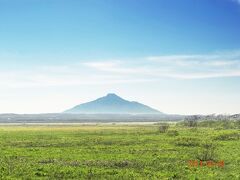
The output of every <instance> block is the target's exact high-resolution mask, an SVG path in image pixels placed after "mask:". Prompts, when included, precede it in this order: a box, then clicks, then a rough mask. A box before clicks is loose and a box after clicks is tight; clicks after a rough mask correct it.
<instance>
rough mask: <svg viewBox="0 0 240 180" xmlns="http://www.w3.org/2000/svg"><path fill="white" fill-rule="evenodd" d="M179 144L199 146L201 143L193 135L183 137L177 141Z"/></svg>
mask: <svg viewBox="0 0 240 180" xmlns="http://www.w3.org/2000/svg"><path fill="white" fill-rule="evenodd" d="M175 144H176V145H177V146H199V145H200V144H201V142H200V140H199V139H198V138H193V137H182V138H178V139H176V141H175Z"/></svg>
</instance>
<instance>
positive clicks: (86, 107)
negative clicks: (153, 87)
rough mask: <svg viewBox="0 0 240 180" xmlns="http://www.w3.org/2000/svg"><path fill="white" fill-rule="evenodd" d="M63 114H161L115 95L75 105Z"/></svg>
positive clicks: (110, 94)
mask: <svg viewBox="0 0 240 180" xmlns="http://www.w3.org/2000/svg"><path fill="white" fill-rule="evenodd" d="M63 113H75V114H80V113H85V114H163V113H162V112H160V111H158V110H156V109H153V108H151V107H149V106H146V105H144V104H141V103H138V102H135V101H127V100H125V99H123V98H121V97H119V96H117V95H116V94H113V93H109V94H107V95H106V96H104V97H101V98H98V99H96V100H94V101H91V102H87V103H83V104H80V105H77V106H75V107H73V108H71V109H69V110H66V111H64V112H63Z"/></svg>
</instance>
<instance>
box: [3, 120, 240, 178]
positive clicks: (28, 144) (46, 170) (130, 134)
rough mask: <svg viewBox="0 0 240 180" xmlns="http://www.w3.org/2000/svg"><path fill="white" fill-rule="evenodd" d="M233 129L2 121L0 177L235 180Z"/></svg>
mask: <svg viewBox="0 0 240 180" xmlns="http://www.w3.org/2000/svg"><path fill="white" fill-rule="evenodd" d="M239 132H240V131H239V129H216V128H209V127H198V128H188V127H183V126H176V125H175V124H171V126H170V128H169V129H168V130H167V131H166V132H164V133H161V132H159V125H103V124H99V125H94V126H93V125H75V126H70V125H68V126H63V125H61V126H58V125H51V126H47V125H44V126H40V125H35V126H6V125H5V126H3V125H2V126H0V178H1V179H19V178H21V179H240V140H239ZM190 160H194V161H197V162H198V163H200V162H201V161H202V163H203V165H199V164H198V165H197V166H192V165H190V164H189V161H190ZM208 161H212V162H213V163H215V165H213V166H207V165H206V163H207V162H208ZM220 161H222V162H224V166H223V165H222V166H218V165H217V163H218V162H220Z"/></svg>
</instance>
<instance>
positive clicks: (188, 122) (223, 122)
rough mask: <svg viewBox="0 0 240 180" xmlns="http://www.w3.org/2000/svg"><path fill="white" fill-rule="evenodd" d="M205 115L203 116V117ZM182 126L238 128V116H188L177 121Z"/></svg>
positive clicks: (239, 122) (239, 119) (239, 120)
mask: <svg viewBox="0 0 240 180" xmlns="http://www.w3.org/2000/svg"><path fill="white" fill-rule="evenodd" d="M204 117H205V118H204ZM177 125H178V126H184V127H210V128H216V129H240V118H239V117H238V116H234V117H233V116H224V115H217V116H216V115H213V116H198V115H196V116H188V117H186V118H185V119H184V120H183V121H181V122H179V123H177Z"/></svg>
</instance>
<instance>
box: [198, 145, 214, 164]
mask: <svg viewBox="0 0 240 180" xmlns="http://www.w3.org/2000/svg"><path fill="white" fill-rule="evenodd" d="M216 149H217V145H216V144H214V143H213V142H205V143H203V144H202V147H201V149H200V150H199V151H198V152H197V153H196V158H197V159H198V160H200V161H210V160H211V161H216V159H217V154H216Z"/></svg>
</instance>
